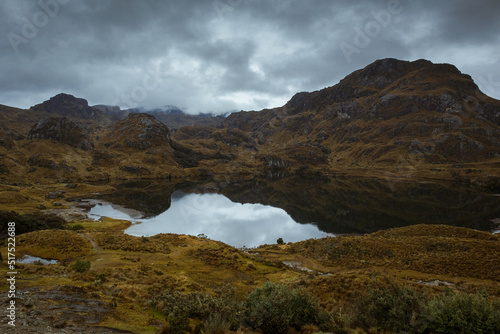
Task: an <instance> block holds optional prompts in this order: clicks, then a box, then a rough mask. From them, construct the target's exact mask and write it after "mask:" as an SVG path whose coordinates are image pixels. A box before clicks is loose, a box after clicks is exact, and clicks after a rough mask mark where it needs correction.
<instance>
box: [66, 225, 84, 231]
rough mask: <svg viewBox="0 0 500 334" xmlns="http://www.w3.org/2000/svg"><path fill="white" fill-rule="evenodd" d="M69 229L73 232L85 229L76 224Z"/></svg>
mask: <svg viewBox="0 0 500 334" xmlns="http://www.w3.org/2000/svg"><path fill="white" fill-rule="evenodd" d="M69 229H70V230H73V231H80V230H83V229H85V227H83V225H82V224H76V225H73V226H71V227H70V228H69Z"/></svg>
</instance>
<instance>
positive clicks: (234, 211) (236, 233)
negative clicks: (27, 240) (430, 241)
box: [89, 177, 500, 247]
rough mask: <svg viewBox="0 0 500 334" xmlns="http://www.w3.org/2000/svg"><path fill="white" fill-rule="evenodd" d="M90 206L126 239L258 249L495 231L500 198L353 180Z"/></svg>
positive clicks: (139, 196)
mask: <svg viewBox="0 0 500 334" xmlns="http://www.w3.org/2000/svg"><path fill="white" fill-rule="evenodd" d="M114 186H115V187H116V188H117V191H116V192H115V193H113V194H110V195H106V196H102V197H99V198H97V199H93V200H92V203H93V204H94V206H93V207H92V208H91V209H90V211H89V215H90V217H92V218H94V219H98V218H99V217H101V216H107V217H111V218H116V219H126V220H130V221H132V222H134V224H133V225H132V226H131V227H130V228H128V229H127V230H126V231H125V233H127V234H131V235H136V236H142V235H144V236H150V235H155V234H158V233H177V234H189V235H195V236H197V235H204V236H206V237H208V238H210V239H213V240H219V241H222V242H225V243H227V244H230V245H232V246H235V247H243V246H246V247H255V246H258V245H262V244H271V243H276V240H277V239H278V238H282V239H283V241H284V242H295V241H299V240H306V239H310V238H320V237H325V236H335V235H339V234H363V233H371V232H375V231H378V230H382V229H387V228H392V227H401V226H407V225H413V224H447V225H454V226H462V227H468V228H474V229H477V230H483V231H493V230H495V228H496V225H495V224H494V223H493V221H492V220H494V219H498V218H500V197H499V196H497V195H496V194H494V193H488V192H486V191H484V190H479V189H474V188H470V187H463V186H459V185H455V184H451V183H445V182H441V183H408V182H398V183H388V182H384V181H383V180H382V181H381V180H374V179H358V178H316V179H304V178H299V177H289V178H284V179H281V180H268V179H261V178H257V179H251V180H223V181H213V180H199V181H193V182H182V183H175V182H158V181H156V182H145V181H139V182H135V181H134V182H124V183H120V184H115V185H114Z"/></svg>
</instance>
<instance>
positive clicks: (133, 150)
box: [0, 59, 500, 187]
mask: <svg viewBox="0 0 500 334" xmlns="http://www.w3.org/2000/svg"><path fill="white" fill-rule="evenodd" d="M144 110H146V109H139V110H136V111H141V112H140V113H134V112H133V111H134V110H125V111H122V110H120V109H119V108H118V107H111V106H105V105H100V106H94V107H91V106H89V105H88V102H87V101H86V100H84V99H81V98H76V97H74V96H72V95H68V94H59V95H57V96H55V97H53V98H51V99H50V100H48V101H45V102H43V103H41V104H38V105H36V106H34V107H32V108H31V109H30V110H18V109H14V108H10V107H6V106H0V119H2V120H3V122H2V124H1V127H0V151H1V152H0V154H3V155H1V156H0V158H1V160H0V164H2V165H3V166H4V167H3V169H2V170H7V171H10V173H3V174H2V175H1V176H0V177H2V178H3V179H13V178H16V177H18V176H19V177H22V175H28V174H29V173H28V171H29V170H32V169H33V168H32V167H30V165H29V163H28V160H29V158H30V157H31V156H32V154H31V153H30V152H32V151H29V150H38V151H37V152H39V153H40V154H43V155H44V159H46V160H49V161H53V162H54V164H52V163H45V162H43V163H40V164H39V165H40V166H42V167H41V168H45V167H43V166H59V164H60V163H64V164H65V165H68V166H72V167H74V168H69V169H67V171H66V172H65V173H64V178H67V177H69V176H68V175H70V174H71V175H73V177H77V176H78V177H80V178H83V179H92V180H96V179H103V178H104V179H109V178H143V177H148V178H155V177H165V176H168V177H171V176H182V177H184V176H185V175H216V176H217V175H220V176H227V175H231V174H246V175H252V174H265V175H268V176H270V177H272V178H281V177H283V176H286V175H290V174H298V175H308V174H329V175H332V174H335V175H359V176H374V177H378V178H382V179H386V180H395V179H411V178H419V179H452V180H455V181H457V182H461V183H463V182H465V183H475V184H478V185H482V186H488V187H500V173H499V170H498V168H499V167H500V101H498V100H495V99H492V98H490V97H488V96H486V95H484V94H483V93H482V92H481V91H480V90H479V88H478V87H477V85H476V84H475V83H474V81H473V80H472V78H471V77H470V76H468V75H466V74H463V73H461V72H460V71H459V70H458V69H457V68H456V67H455V66H453V65H449V64H434V63H432V62H430V61H427V60H417V61H413V62H409V61H401V60H396V59H381V60H377V61H375V62H374V63H372V64H369V65H368V66H366V67H365V68H363V69H360V70H358V71H355V72H353V73H352V74H350V75H348V76H346V77H345V78H344V79H342V80H341V81H340V82H339V83H338V84H336V85H334V86H331V87H327V88H324V89H321V90H318V91H314V92H300V93H297V94H295V95H294V96H293V97H292V98H291V99H290V100H289V101H288V102H287V103H286V104H285V105H284V106H282V107H279V108H274V109H265V110H261V111H241V112H235V113H232V114H230V115H228V116H227V117H225V116H213V115H210V114H200V115H196V116H193V115H186V114H185V113H183V112H182V110H180V109H179V108H177V107H172V106H169V107H168V108H160V109H153V110H147V111H148V112H147V113H145V112H143V111H144ZM30 129H31V130H30ZM82 140H84V141H82ZM76 142H79V143H81V142H84V143H88V145H87V144H85V145H83V146H82V145H80V144H78V143H76ZM75 143H76V144H75ZM65 145H66V146H65ZM67 146H69V147H73V148H74V150H68V149H65V147H67ZM84 148H85V149H86V150H84ZM56 152H60V153H59V154H56ZM63 160H64V161H63ZM72 161H75V163H73V162H72ZM76 162H78V164H76ZM0 167H1V166H0ZM30 168H31V169H30ZM37 173H38V172H37ZM68 173H69V174H68ZM39 174H40V173H38V174H37V175H36V177H39V176H40V175H39ZM42 174H43V173H42ZM33 175H35V174H33ZM51 175H52V174H50V175H48V176H47V178H48V179H50V178H52V177H53V175H52V176H51ZM59 175H62V174H59Z"/></svg>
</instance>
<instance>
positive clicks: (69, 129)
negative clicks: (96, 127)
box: [28, 116, 93, 150]
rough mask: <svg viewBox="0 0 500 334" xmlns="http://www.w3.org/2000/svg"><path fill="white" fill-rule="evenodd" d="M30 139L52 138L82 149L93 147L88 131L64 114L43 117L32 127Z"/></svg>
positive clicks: (29, 134)
mask: <svg viewBox="0 0 500 334" xmlns="http://www.w3.org/2000/svg"><path fill="white" fill-rule="evenodd" d="M28 139H52V140H56V141H58V142H61V143H65V144H68V145H71V146H73V147H77V148H79V149H82V150H91V149H92V148H93V145H92V143H91V139H90V137H89V135H88V131H87V130H86V129H85V128H84V127H83V126H81V125H79V124H77V123H75V122H72V121H70V120H69V119H68V118H67V117H64V116H49V117H45V118H42V119H41V120H39V121H38V122H37V123H35V124H34V125H33V126H32V127H31V130H30V131H29V133H28Z"/></svg>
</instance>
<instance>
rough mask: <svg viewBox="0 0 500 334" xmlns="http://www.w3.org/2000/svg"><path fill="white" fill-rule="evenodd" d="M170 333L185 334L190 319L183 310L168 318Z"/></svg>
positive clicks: (176, 311) (176, 310) (171, 314)
mask: <svg viewBox="0 0 500 334" xmlns="http://www.w3.org/2000/svg"><path fill="white" fill-rule="evenodd" d="M167 322H168V327H167V328H168V333H171V334H184V333H185V332H186V328H187V325H188V324H189V319H188V317H187V315H186V314H185V313H184V312H182V311H181V310H178V309H175V310H174V312H172V313H170V314H169V315H168V317H167Z"/></svg>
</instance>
